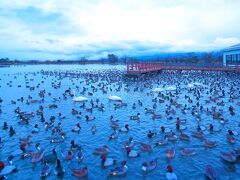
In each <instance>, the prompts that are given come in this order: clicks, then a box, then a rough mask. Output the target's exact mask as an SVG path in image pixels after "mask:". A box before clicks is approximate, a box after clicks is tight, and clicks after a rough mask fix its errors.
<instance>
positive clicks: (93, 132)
mask: <svg viewBox="0 0 240 180" xmlns="http://www.w3.org/2000/svg"><path fill="white" fill-rule="evenodd" d="M91 131H92V134H95V133H96V131H97V126H96V125H95V124H94V125H93V126H92V128H91Z"/></svg>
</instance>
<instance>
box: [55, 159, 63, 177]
mask: <svg viewBox="0 0 240 180" xmlns="http://www.w3.org/2000/svg"><path fill="white" fill-rule="evenodd" d="M64 173H65V169H64V168H63V167H62V165H61V161H60V160H59V159H57V165H56V167H55V169H54V174H55V175H56V176H59V177H62V176H63V175H64Z"/></svg>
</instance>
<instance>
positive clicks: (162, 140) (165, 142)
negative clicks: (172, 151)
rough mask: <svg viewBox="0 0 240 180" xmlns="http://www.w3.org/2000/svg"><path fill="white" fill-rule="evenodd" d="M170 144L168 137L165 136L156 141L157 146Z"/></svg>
mask: <svg viewBox="0 0 240 180" xmlns="http://www.w3.org/2000/svg"><path fill="white" fill-rule="evenodd" d="M167 144H168V139H167V138H164V139H161V140H159V141H157V142H156V146H164V145H167Z"/></svg>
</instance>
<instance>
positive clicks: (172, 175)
mask: <svg viewBox="0 0 240 180" xmlns="http://www.w3.org/2000/svg"><path fill="white" fill-rule="evenodd" d="M166 178H167V180H177V175H176V174H175V173H174V172H173V168H172V166H170V165H168V166H167V173H166Z"/></svg>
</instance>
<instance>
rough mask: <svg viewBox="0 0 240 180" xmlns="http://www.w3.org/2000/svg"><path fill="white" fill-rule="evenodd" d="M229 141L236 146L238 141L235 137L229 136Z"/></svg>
mask: <svg viewBox="0 0 240 180" xmlns="http://www.w3.org/2000/svg"><path fill="white" fill-rule="evenodd" d="M227 141H228V142H229V143H231V144H235V143H236V139H235V137H233V136H227Z"/></svg>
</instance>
